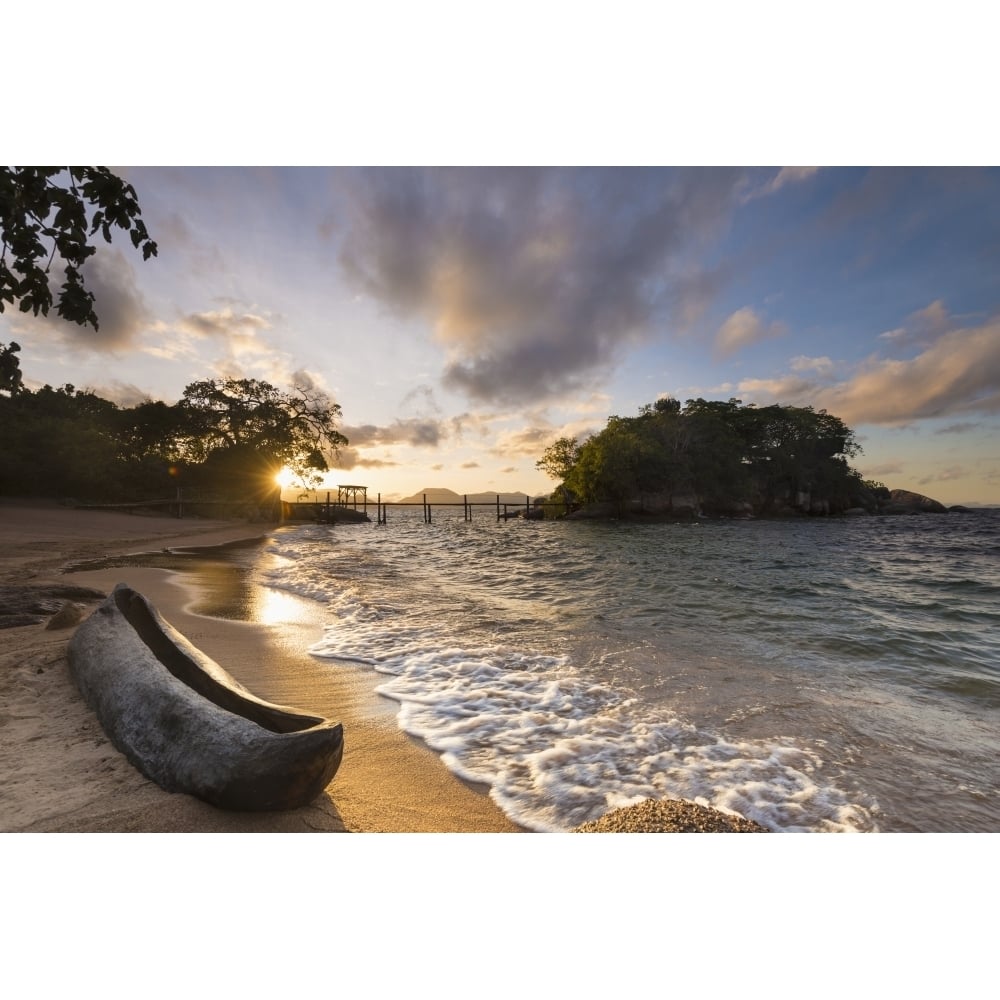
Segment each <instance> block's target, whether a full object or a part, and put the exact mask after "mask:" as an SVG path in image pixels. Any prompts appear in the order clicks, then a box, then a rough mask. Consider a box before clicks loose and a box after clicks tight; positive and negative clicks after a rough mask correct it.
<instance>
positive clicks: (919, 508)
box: [879, 490, 948, 514]
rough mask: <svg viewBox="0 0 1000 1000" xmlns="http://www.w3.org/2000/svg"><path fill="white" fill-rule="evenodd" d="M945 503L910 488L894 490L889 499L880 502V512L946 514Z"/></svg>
mask: <svg viewBox="0 0 1000 1000" xmlns="http://www.w3.org/2000/svg"><path fill="white" fill-rule="evenodd" d="M947 512H948V508H947V507H945V505H944V504H942V503H938V501H937V500H932V499H931V498H930V497H925V496H924V495H923V494H922V493H912V492H911V491H910V490H892V491H891V492H890V493H889V499H888V500H886V501H883V502H882V503H880V504H879V513H880V514H946V513H947Z"/></svg>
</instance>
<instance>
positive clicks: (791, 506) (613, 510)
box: [567, 480, 967, 520]
mask: <svg viewBox="0 0 1000 1000" xmlns="http://www.w3.org/2000/svg"><path fill="white" fill-rule="evenodd" d="M849 486H850V488H849V489H848V490H847V491H846V492H845V493H844V495H842V496H839V497H837V499H831V498H830V497H827V496H824V495H822V494H819V493H816V492H810V491H808V490H798V491H795V492H793V493H790V494H789V495H788V496H786V497H779V498H769V499H768V500H766V501H765V500H764V499H762V498H760V497H757V498H753V500H754V502H752V503H751V502H750V501H748V500H746V499H737V498H735V497H734V498H732V499H730V500H722V501H719V500H717V501H716V502H715V503H712V504H709V503H707V502H706V503H702V502H700V501H699V498H698V497H696V496H694V495H693V494H692V495H681V494H677V495H671V494H668V493H662V494H661V493H656V494H652V493H646V494H643V496H642V497H641V498H639V499H634V500H631V501H624V502H621V503H618V502H611V501H606V502H603V503H589V504H583V505H582V506H580V507H579V508H578V509H576V510H574V511H573V513H570V514H568V515H567V516H569V517H571V518H575V519H580V520H584V519H603V518H617V517H640V518H641V517H646V518H653V519H656V518H661V519H672V518H682V519H683V518H698V517H708V518H743V519H745V518H752V517H802V516H809V517H826V516H830V515H844V514H846V515H850V516H852V517H863V516H865V515H866V514H868V515H871V514H945V513H947V512H948V510H949V508H947V507H945V506H944V504H942V503H939V502H938V501H937V500H934V499H932V498H931V497H927V496H924V495H923V494H921V493H914V492H912V491H910V490H892V491H890V490H887V489H885V488H884V487H883V488H881V489H880V490H879V491H878V492H876V491H874V490H872V489H870V488H868V487H867V486H865V485H864V484H863V483H862V482H861V481H860V480H858V481H857V483H851V484H849ZM567 506H568V505H567ZM950 509H951V510H953V511H955V510H965V509H967V508H960V507H952V508H950Z"/></svg>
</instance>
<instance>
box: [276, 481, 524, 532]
mask: <svg viewBox="0 0 1000 1000" xmlns="http://www.w3.org/2000/svg"><path fill="white" fill-rule="evenodd" d="M289 506H291V505H289ZM295 506H297V507H305V508H307V509H311V511H312V513H313V516H314V519H315V520H317V521H320V522H323V523H327V524H334V523H336V522H338V521H341V522H356V521H370V520H371V518H370V517H369V516H368V487H366V486H356V485H341V486H338V487H337V499H336V501H334V500H333V498H332V491H331V490H327V493H326V502H325V503H324V502H323V501H319V500H317V501H316V502H314V503H311V504H305V503H303V504H297V505H295ZM374 506H375V522H376V524H388V523H389V519H388V513H389V508H390V507H392V508H395V509H398V508H403V507H420V508H421V515H422V518H423V521H424V523H425V524H431V523H433V520H434V508H436V507H455V508H457V507H461V508H462V519H463V520H465V521H471V520H472V515H473V510H474V508H476V507H480V508H482V507H485V508H489V509H490V510H492V511H495V512H496V519H497V521H498V522H499V521H508V520H510V519H511V518H526V519H537V518H539V517H541V509H540V508H532V506H531V498H530V497H529V496H527V495H525V498H524V503H523V504H521V503H516V504H513V503H509V502H504V501H502V500H501V499H500V494H499V493H498V494H496V500H470V499H469V495H468V493H466V494H465V495H464V496H463V497H462V499H461V500H460V501H445V500H443V501H431V500H428V499H427V494H426V493H424V494H423V499H422V500H401V501H389V500H386V501H383V500H382V494H381V493H379V494H378V495H377V498H376V500H375V504H374Z"/></svg>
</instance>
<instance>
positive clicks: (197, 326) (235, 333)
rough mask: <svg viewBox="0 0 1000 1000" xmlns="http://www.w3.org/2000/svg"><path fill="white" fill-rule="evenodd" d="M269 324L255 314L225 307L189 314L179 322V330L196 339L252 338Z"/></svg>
mask: <svg viewBox="0 0 1000 1000" xmlns="http://www.w3.org/2000/svg"><path fill="white" fill-rule="evenodd" d="M270 325H271V324H270V323H269V322H268V321H267V320H266V319H265V318H264V317H263V316H258V315H256V314H255V313H249V312H246V313H238V312H236V311H234V310H233V309H232V307H230V306H227V307H226V308H225V309H216V310H210V311H208V312H200V313H189V314H188V315H187V316H185V317H184V318H183V319H182V320H181V321H180V324H179V326H180V328H181V329H182V330H183V331H185V332H186V333H190V334H192V335H194V336H196V337H219V338H222V339H224V340H225V339H230V338H245V337H248V336H254V335H255V334H256V333H257V331H259V330H266V329H268V327H269V326H270Z"/></svg>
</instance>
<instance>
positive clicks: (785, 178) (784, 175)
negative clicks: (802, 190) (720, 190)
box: [743, 167, 822, 201]
mask: <svg viewBox="0 0 1000 1000" xmlns="http://www.w3.org/2000/svg"><path fill="white" fill-rule="evenodd" d="M821 169H822V168H821V167H782V168H781V169H780V170H779V171H778V172H777V173H776V174H775V175H774V177H772V178H771V180H769V181H768V182H767V183H766V184H763V185H761V186H760V187H757V188H753V189H751V190H750V191H749V193H747V194H745V195H744V196H743V200H744V201H752V200H753V199H754V198H763V197H766V196H767V195H769V194H774V193H775V192H776V191H780V190H781V189H782V188H783V187H786V186H787V185H789V184H801V183H802V182H803V181H807V180H809V178H810V177H813V176H815V175H816V174H817V173H819V171H820V170H821Z"/></svg>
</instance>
